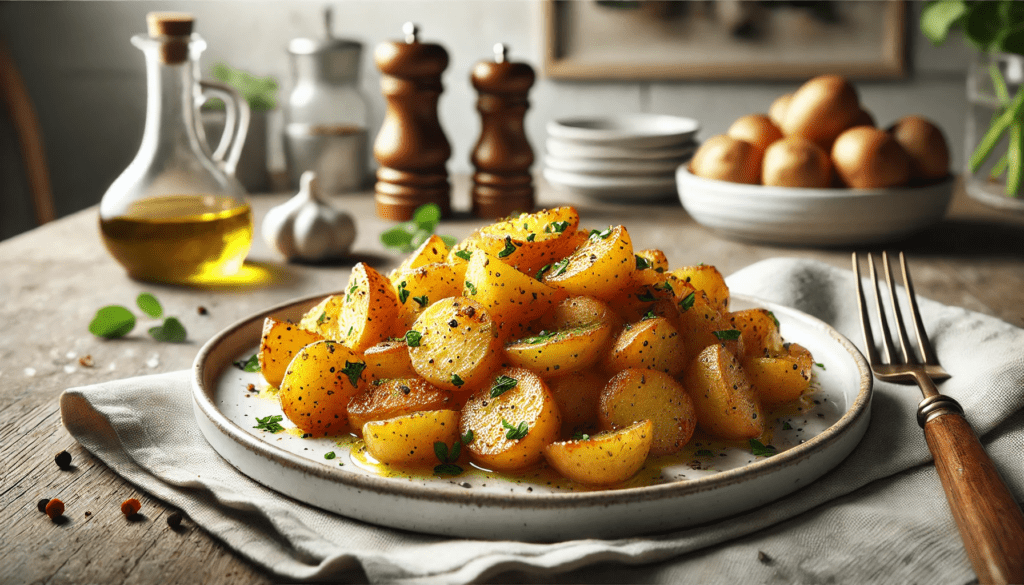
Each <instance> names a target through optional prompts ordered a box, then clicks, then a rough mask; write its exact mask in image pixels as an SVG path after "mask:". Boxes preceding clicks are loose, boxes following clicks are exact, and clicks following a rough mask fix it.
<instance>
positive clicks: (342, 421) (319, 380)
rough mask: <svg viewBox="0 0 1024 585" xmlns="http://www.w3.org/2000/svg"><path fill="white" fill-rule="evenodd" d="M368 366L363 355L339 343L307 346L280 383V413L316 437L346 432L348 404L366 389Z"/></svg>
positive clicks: (318, 342) (332, 342) (317, 343)
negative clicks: (360, 391) (360, 390)
mask: <svg viewBox="0 0 1024 585" xmlns="http://www.w3.org/2000/svg"><path fill="white" fill-rule="evenodd" d="M365 366H366V362H365V361H363V358H362V356H360V355H359V354H358V353H356V352H354V351H352V350H351V349H349V348H347V347H345V346H344V345H342V344H340V343H338V342H335V341H330V340H323V341H317V342H315V343H311V344H309V345H307V346H306V347H304V348H302V349H301V350H300V351H299V353H297V354H295V357H294V358H293V359H292V361H291V363H290V364H289V365H288V370H287V371H286V372H285V375H284V379H283V380H282V381H281V392H280V394H279V396H280V398H281V410H282V411H284V414H285V416H287V417H288V420H290V421H292V422H293V423H295V426H297V427H299V428H300V429H302V430H303V431H304V432H307V433H310V434H312V435H314V436H326V435H337V434H339V433H343V432H345V431H347V430H348V428H349V427H348V401H349V399H350V398H351V397H352V396H353V395H355V394H356V392H358V391H359V389H360V388H363V387H365V384H366V382H365V380H366V378H365V375H364V374H363V373H362V368H364V367H365ZM357 372H358V373H357ZM350 374H352V376H351V377H350Z"/></svg>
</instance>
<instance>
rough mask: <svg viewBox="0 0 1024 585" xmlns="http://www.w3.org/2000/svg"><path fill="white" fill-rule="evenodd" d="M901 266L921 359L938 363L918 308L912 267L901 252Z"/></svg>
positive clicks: (934, 363)
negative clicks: (911, 273)
mask: <svg viewBox="0 0 1024 585" xmlns="http://www.w3.org/2000/svg"><path fill="white" fill-rule="evenodd" d="M900 268H901V270H902V271H903V287H904V288H905V289H906V290H907V300H908V301H909V302H910V317H911V319H913V321H914V334H915V335H917V344H918V347H920V348H921V359H922V360H924V363H926V364H929V365H938V363H939V360H938V358H937V357H936V356H935V351H934V350H933V349H932V344H931V342H930V341H928V333H927V331H926V330H925V328H924V323H923V322H922V321H921V312H920V311H919V310H918V308H917V297H916V296H915V295H914V284H913V282H911V280H910V269H909V268H907V259H906V257H905V256H904V255H903V252H900Z"/></svg>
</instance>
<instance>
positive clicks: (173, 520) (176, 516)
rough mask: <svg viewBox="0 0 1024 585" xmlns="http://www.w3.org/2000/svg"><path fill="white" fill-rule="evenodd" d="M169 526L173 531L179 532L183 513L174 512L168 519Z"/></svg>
mask: <svg viewBox="0 0 1024 585" xmlns="http://www.w3.org/2000/svg"><path fill="white" fill-rule="evenodd" d="M167 525H168V526H170V527H171V528H172V529H174V530H177V529H178V528H179V527H181V512H174V513H172V514H171V515H170V516H168V517H167Z"/></svg>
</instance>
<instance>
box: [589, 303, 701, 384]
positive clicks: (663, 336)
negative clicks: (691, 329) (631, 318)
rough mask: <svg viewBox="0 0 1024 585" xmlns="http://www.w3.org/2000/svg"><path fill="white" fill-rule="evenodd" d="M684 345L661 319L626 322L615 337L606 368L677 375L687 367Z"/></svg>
mask: <svg viewBox="0 0 1024 585" xmlns="http://www.w3.org/2000/svg"><path fill="white" fill-rule="evenodd" d="M685 360H686V346H685V345H684V344H683V340H682V338H681V337H680V336H679V330H678V329H676V328H675V327H674V326H673V325H672V322H671V321H669V320H668V319H666V318H664V317H653V318H649V319H644V320H642V321H639V322H637V323H627V324H626V325H625V326H624V327H623V329H622V331H621V332H620V333H619V335H618V336H617V337H616V338H615V342H614V343H613V344H612V347H611V351H610V352H609V359H608V362H607V364H606V365H607V366H608V368H609V369H610V371H613V372H620V371H622V370H626V369H629V368H647V369H650V370H658V371H659V372H665V373H666V374H669V375H670V376H678V375H679V374H681V373H683V370H684V369H685V368H686V365H687V364H686V361H685Z"/></svg>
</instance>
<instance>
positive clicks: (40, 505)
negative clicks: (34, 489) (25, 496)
mask: <svg viewBox="0 0 1024 585" xmlns="http://www.w3.org/2000/svg"><path fill="white" fill-rule="evenodd" d="M49 503H50V498H43V499H41V500H39V501H38V502H36V508H39V511H40V512H42V513H43V514H45V513H46V504H49Z"/></svg>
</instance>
